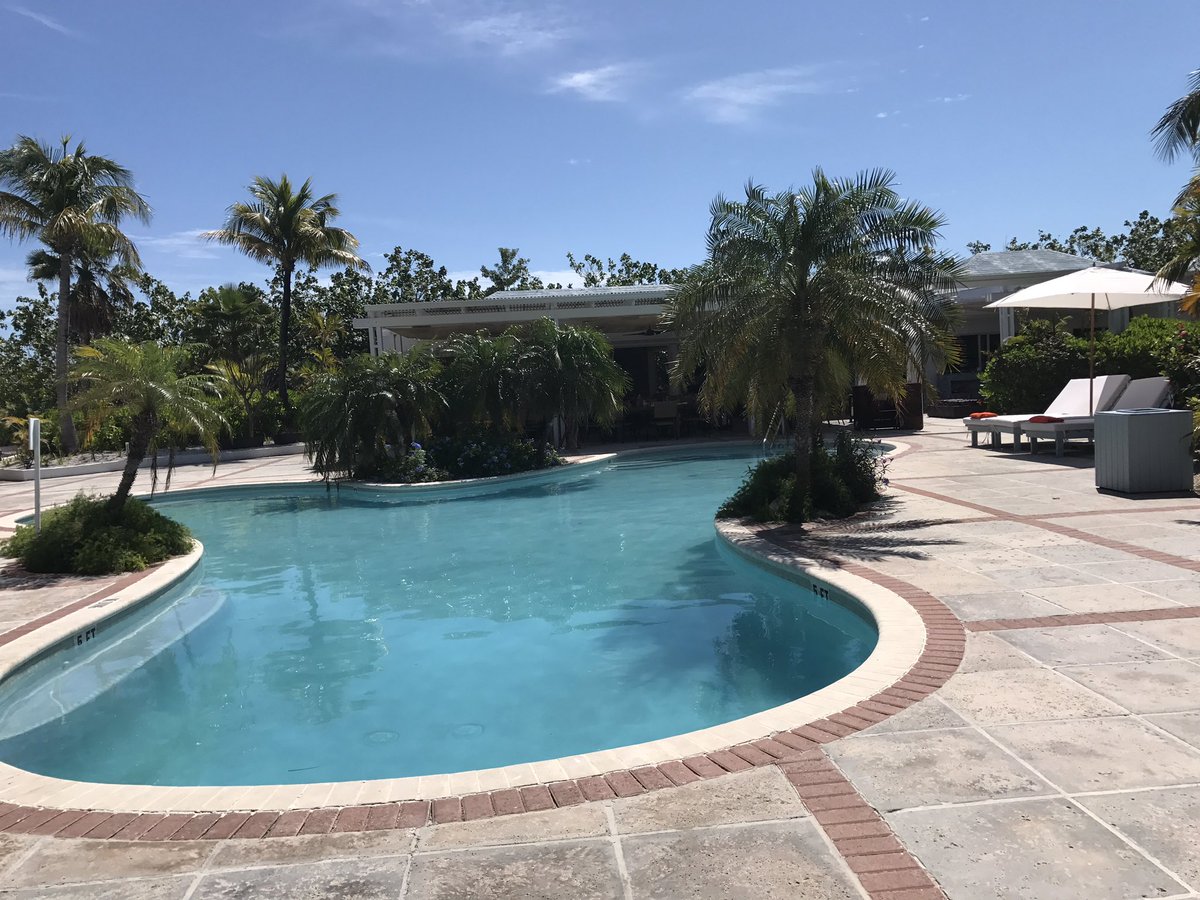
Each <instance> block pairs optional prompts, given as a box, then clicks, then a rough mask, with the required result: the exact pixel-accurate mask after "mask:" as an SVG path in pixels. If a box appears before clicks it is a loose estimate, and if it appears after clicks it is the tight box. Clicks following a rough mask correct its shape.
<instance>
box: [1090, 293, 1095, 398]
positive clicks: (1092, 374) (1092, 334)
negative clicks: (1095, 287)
mask: <svg viewBox="0 0 1200 900" xmlns="http://www.w3.org/2000/svg"><path fill="white" fill-rule="evenodd" d="M1095 392H1096V295H1095V294H1092V325H1091V331H1090V336H1089V340H1088V415H1089V416H1094V415H1095V414H1096V400H1095Z"/></svg>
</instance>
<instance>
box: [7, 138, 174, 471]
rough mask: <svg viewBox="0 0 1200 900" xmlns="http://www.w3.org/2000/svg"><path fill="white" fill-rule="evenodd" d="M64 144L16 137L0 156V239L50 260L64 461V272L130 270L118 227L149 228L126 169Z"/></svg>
mask: <svg viewBox="0 0 1200 900" xmlns="http://www.w3.org/2000/svg"><path fill="white" fill-rule="evenodd" d="M70 142H71V138H70V137H69V136H68V137H64V138H63V139H62V142H61V143H60V144H57V145H50V144H44V143H41V142H39V141H36V140H34V139H33V138H31V137H26V136H24V135H22V136H21V137H19V138H17V142H16V143H15V144H14V145H13V146H12V147H10V148H9V149H7V150H4V151H0V234H5V235H7V236H8V237H10V238H13V239H16V240H25V239H26V238H37V239H38V240H39V241H41V242H42V243H43V244H44V245H45V246H46V248H47V249H48V250H49V251H50V253H52V254H53V255H54V256H55V257H57V259H58V337H57V343H56V345H55V351H54V372H55V376H56V379H57V389H58V416H59V430H60V432H61V435H62V444H63V450H64V451H66V452H67V453H73V452H75V450H77V449H78V447H79V441H78V438H77V436H76V434H75V424H74V422H72V421H71V412H70V409H69V405H68V402H67V379H68V374H69V368H70V345H69V337H68V335H69V329H70V318H71V303H70V298H71V274H72V268H73V266H75V264H76V263H77V262H78V261H80V260H82V259H105V260H106V259H111V258H114V257H116V258H118V259H120V261H121V262H123V263H124V264H125V265H127V266H130V267H131V268H137V267H138V266H140V265H141V261H140V259H139V258H138V253H137V248H136V247H134V245H133V242H132V241H131V240H130V239H129V238H128V237H127V236H126V235H125V233H124V232H123V231H121V228H120V225H121V222H122V220H123V219H125V218H126V217H129V216H132V217H133V218H135V219H137V220H139V221H141V222H148V221H149V220H150V207H149V205H148V204H147V203H146V201H145V199H144V198H143V197H142V196H141V194H139V193H138V192H137V191H135V190H134V189H133V176H132V174H131V173H130V171H129V170H128V169H126V168H125V167H124V166H121V165H119V164H117V163H116V162H114V161H113V160H111V159H109V158H108V157H105V156H94V155H92V154H89V153H88V152H87V150H86V148H85V147H84V145H83V143H82V142H80V143H78V144H76V145H75V148H74V149H73V150H72V149H70V148H69V145H70Z"/></svg>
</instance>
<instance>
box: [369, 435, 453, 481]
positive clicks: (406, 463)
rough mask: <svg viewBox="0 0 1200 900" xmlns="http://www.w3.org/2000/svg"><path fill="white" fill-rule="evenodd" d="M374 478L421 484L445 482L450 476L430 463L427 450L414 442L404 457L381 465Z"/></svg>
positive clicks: (394, 458) (393, 458)
mask: <svg viewBox="0 0 1200 900" xmlns="http://www.w3.org/2000/svg"><path fill="white" fill-rule="evenodd" d="M374 477H376V478H378V479H379V480H380V481H389V482H399V483H402V484H420V483H422V482H429V481H445V480H446V479H447V478H449V477H450V476H448V475H447V474H446V473H445V472H444V471H442V470H441V469H439V468H438V467H437V466H435V465H434V464H433V463H432V462H431V461H430V459H429V454H428V453H426V452H425V449H424V448H423V447H422V446H421V445H420V444H418V443H417V442H416V441H413V442H412V443H411V444H410V445H409V448H408V452H407V453H405V454H404V455H402V456H396V457H392V458H390V459H387V460H384V462H382V463H381V464H380V465H379V468H378V471H377V472H376V473H375V476H374Z"/></svg>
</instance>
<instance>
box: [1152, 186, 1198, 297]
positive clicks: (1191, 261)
mask: <svg viewBox="0 0 1200 900" xmlns="http://www.w3.org/2000/svg"><path fill="white" fill-rule="evenodd" d="M1174 214H1175V219H1176V221H1178V222H1179V224H1180V226H1181V227H1180V234H1179V237H1180V240H1179V243H1178V244H1177V246H1176V248H1175V253H1174V255H1173V256H1172V257H1171V258H1170V259H1169V260H1168V261H1167V262H1166V264H1165V265H1164V266H1163V267H1162V268H1161V269H1159V270H1158V272H1157V273H1155V274H1156V275H1157V276H1158V277H1157V280H1159V281H1164V282H1172V281H1181V282H1183V283H1184V284H1187V285H1189V286H1190V289H1189V290H1188V292H1187V293H1186V294H1184V295H1183V296H1182V297H1181V298H1180V299H1179V308H1180V309H1182V310H1183V311H1184V312H1185V313H1192V314H1194V313H1195V312H1196V311H1197V310H1198V309H1200V175H1196V176H1194V177H1193V178H1192V180H1191V181H1189V182H1188V186H1187V187H1186V188H1184V191H1183V194H1182V195H1181V196H1180V198H1179V201H1178V202H1177V203H1176V205H1175V209H1174Z"/></svg>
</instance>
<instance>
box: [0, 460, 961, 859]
mask: <svg viewBox="0 0 1200 900" xmlns="http://www.w3.org/2000/svg"><path fill="white" fill-rule="evenodd" d="M706 446H707V445H706ZM655 449H658V448H639V449H638V450H634V451H630V452H631V453H639V452H647V451H649V452H653V450H655ZM672 449H673V448H672ZM617 455H623V454H614V455H613V456H617ZM612 458H613V457H612V456H610V457H607V458H605V459H604V460H603V461H605V462H607V461H609V460H611V459H612ZM556 471H558V472H562V471H563V470H562V469H558V470H556ZM253 486H254V485H245V486H243V487H247V488H250V487H253ZM290 486H291V487H294V486H295V485H294V484H293V485H290ZM716 530H717V534H718V536H719V537H720V539H721V540H722V541H723V542H724V543H725V544H726V545H727V546H728V547H730V548H731V549H732V550H733V551H734V552H736V553H738V554H739V555H741V556H742V557H744V558H746V559H748V560H749V561H751V562H752V563H755V564H758V565H760V566H763V567H764V568H767V569H769V570H772V571H774V572H775V573H776V574H779V575H782V576H783V577H785V578H788V579H789V580H792V581H794V582H797V581H800V582H801V583H803V581H802V580H805V581H807V582H808V584H809V586H811V587H813V588H814V590H819V588H817V587H816V584H815V583H816V582H820V583H822V584H826V585H829V586H832V587H834V588H835V589H837V590H840V591H842V592H844V593H845V594H847V595H848V596H849V597H851V598H853V599H854V600H855V601H857V602H858V603H859V604H861V605H862V606H863V607H865V608H866V610H867V611H868V612H869V614H870V616H871V617H872V618H874V620H875V622H876V624H877V626H878V628H879V640H878V642H877V644H876V646H875V648H874V649H873V651H872V653H871V654H870V655H869V656H868V658H867V660H865V661H864V662H863V663H862V664H861V665H860V666H859V667H858V668H856V669H855V670H854V671H852V672H851V673H849V674H848V675H846V676H845V677H843V678H841V679H839V680H837V681H835V682H834V683H832V684H830V685H828V686H826V687H825V688H822V689H820V690H818V691H815V692H813V693H811V694H808V695H806V696H805V697H801V698H799V699H797V700H794V701H791V702H789V703H786V704H783V705H781V706H777V707H774V708H772V709H769V710H764V711H762V712H760V713H755V714H752V715H750V716H746V717H743V718H740V719H736V720H733V721H731V722H727V723H723V724H720V725H715V726H711V727H709V728H705V729H701V730H698V731H695V732H691V733H688V734H684V735H676V736H673V737H669V738H664V739H660V740H656V741H651V742H647V743H643V744H637V745H630V746H626V747H620V748H614V749H611V750H602V751H596V752H593V753H588V754H583V755H579V756H572V757H566V758H562V759H557V760H547V761H541V762H534V763H525V764H519V765H515V766H505V767H498V768H491V769H482V770H476V771H472V772H462V773H454V774H449V775H437V776H417V777H409V778H399V779H378V780H363V781H348V782H321V783H312V784H298V785H259V786H212V787H162V786H142V785H106V784H96V783H90V782H75V781H69V780H65V779H56V778H51V777H49V776H44V775H37V774H35V773H31V772H26V771H24V770H21V769H17V768H15V767H12V766H8V765H6V764H0V830H8V828H9V826H10V825H11V826H12V827H14V828H17V829H19V830H26V829H23V828H21V822H25V823H26V828H30V827H35V828H39V829H41V830H40V831H39V832H36V833H45V834H61V835H62V836H80V835H81V834H83V832H79V831H78V825H77V823H79V822H81V821H82V820H83V819H85V818H87V817H88V816H91V817H96V816H103V817H104V820H105V821H108V820H110V819H115V818H117V817H123V818H125V819H128V822H126V823H125V825H122V826H121V827H120V828H118V829H116V830H115V831H114V832H113V834H109V835H105V834H103V833H98V834H89V835H87V836H93V837H113V836H117V837H120V836H122V832H125V834H124V836H125V837H131V836H136V837H143V836H145V838H146V839H157V838H159V837H162V836H165V835H161V834H159V833H158V832H161V831H162V830H163V825H162V823H164V822H165V821H166V820H167V819H171V820H172V822H173V823H176V824H178V831H179V832H180V833H190V832H189V831H188V828H185V825H187V826H188V827H189V828H190V829H191V830H195V829H196V827H197V823H198V822H200V821H203V822H204V823H205V829H204V830H203V831H202V832H201V833H199V834H195V835H193V836H194V837H211V838H217V837H232V836H237V837H261V836H266V835H267V834H268V832H270V833H271V834H284V833H287V832H288V830H289V829H288V828H286V827H285V828H276V827H275V826H276V823H277V822H283V820H284V819H285V818H286V817H292V819H295V817H296V814H301V813H302V814H303V817H302V819H303V821H306V820H307V818H308V817H309V816H310V815H316V814H318V813H321V814H324V815H329V813H330V811H332V813H333V814H334V817H333V818H330V820H329V821H330V826H331V827H332V825H333V823H334V821H335V819H337V820H341V818H342V816H343V813H346V812H347V811H348V810H356V811H358V810H361V811H362V816H361V818H362V821H361V822H360V823H359V824H360V825H361V827H363V828H365V827H368V819H373V820H375V821H382V820H387V819H388V812H387V811H388V810H391V811H394V812H395V813H396V815H395V816H392V817H391V821H392V822H393V825H391V826H386V827H411V826H408V825H403V826H402V825H397V824H394V823H399V822H404V821H410V822H411V821H415V820H416V819H417V818H421V819H422V824H423V823H424V820H426V819H431V820H432V821H458V820H460V819H463V818H478V817H482V816H483V815H495V814H501V813H503V812H506V811H507V812H520V811H525V810H530V809H537V808H550V807H551V806H562V805H570V804H571V803H573V802H583V801H585V800H600V799H609V798H611V797H612V796H624V795H629V794H630V793H641V792H642V791H643V790H649V789H652V788H654V787H668V786H671V785H673V784H680V783H687V782H688V781H692V780H697V779H699V778H704V777H713V776H715V775H717V774H722V773H724V772H727V771H738V770H740V769H744V768H748V767H750V766H752V765H759V764H767V763H775V762H779V761H784V760H786V759H787V758H789V757H791V756H793V755H795V754H797V753H801V752H803V751H806V750H808V749H811V748H813V747H816V746H818V745H820V744H822V743H825V742H828V741H830V740H834V739H836V738H837V737H840V736H844V735H845V734H850V733H853V732H854V731H857V730H861V729H862V728H866V727H869V726H870V725H871V724H874V723H875V722H877V721H881V720H882V719H883V718H886V717H887V716H889V715H891V714H893V713H895V712H899V711H900V710H901V709H904V708H906V707H907V706H908V705H911V703H914V702H917V700H919V699H922V698H923V697H925V696H927V695H928V694H929V693H932V692H933V691H934V690H936V688H937V687H938V686H940V684H941V683H944V681H946V680H948V679H949V677H950V675H951V674H953V672H954V671H955V669H956V668H957V664H958V660H959V659H961V654H962V646H963V640H964V637H963V630H962V626H961V623H959V622H958V620H957V618H955V617H953V615H952V614H950V613H949V611H948V610H947V609H946V608H945V607H944V606H942V605H941V604H940V603H938V602H937V601H936V600H934V599H933V598H932V597H930V596H929V595H927V594H925V593H924V592H921V591H916V589H913V588H912V587H911V586H910V585H906V584H905V583H903V582H899V581H896V580H894V579H886V578H883V577H881V576H879V575H878V574H877V573H874V572H872V571H871V570H870V569H867V568H866V567H862V566H857V565H853V564H828V563H827V564H818V563H816V562H814V561H812V560H807V559H804V558H802V557H799V556H798V555H796V554H795V553H794V552H792V551H790V550H788V549H787V548H786V547H784V546H782V545H781V544H779V543H778V542H776V541H773V540H772V539H771V537H770V529H767V528H763V527H760V526H754V527H751V526H749V525H748V524H747V523H742V522H734V521H718V522H717V523H716ZM201 553H202V549H201V548H200V547H198V546H197V547H196V548H194V549H193V552H192V553H191V554H189V555H188V556H187V557H182V558H179V559H177V560H171V561H169V562H168V563H166V564H163V565H162V566H159V567H156V568H155V569H153V570H150V571H148V572H146V573H139V575H138V576H137V577H135V578H127V579H122V581H120V582H118V583H117V584H114V585H112V586H111V587H110V588H109V589H108V591H107V593H106V595H105V596H104V597H94V596H92V595H89V596H88V597H85V598H83V600H80V601H77V602H76V603H74V604H71V605H70V606H69V607H65V608H64V609H63V610H59V611H57V614H51V616H53V617H54V618H53V621H51V622H44V623H42V624H41V625H37V624H35V623H36V622H38V621H40V620H35V622H34V623H28V624H27V625H26V626H22V627H21V629H15V630H14V631H22V629H25V633H22V634H19V635H17V636H16V637H15V638H10V639H9V640H8V641H4V637H7V635H5V636H0V677H4V676H6V675H7V674H8V673H10V672H11V671H13V669H14V668H16V667H20V666H22V665H24V664H26V663H27V662H28V661H29V660H30V659H31V658H33V657H35V656H36V655H37V654H39V653H42V652H44V651H45V649H46V648H47V647H52V646H53V645H54V644H55V643H56V642H58V641H61V640H64V639H69V638H71V637H72V636H75V635H78V634H79V633H80V632H81V631H82V630H85V629H86V628H88V627H92V626H93V625H95V624H96V623H99V622H101V621H103V620H106V619H110V618H112V617H113V616H114V615H117V614H118V613H120V612H122V611H125V610H127V609H130V608H133V607H135V606H138V605H140V604H142V603H145V602H147V601H149V600H150V599H152V598H153V597H155V596H157V595H158V594H159V593H161V592H162V591H163V590H166V589H167V588H169V587H170V586H171V585H172V584H174V583H175V582H176V581H178V580H179V579H180V578H182V577H184V576H185V575H186V574H187V573H188V572H190V571H191V570H192V568H194V566H195V565H196V564H197V563H198V562H199V559H200V555H201ZM125 582H127V583H125ZM897 588H900V589H901V590H900V591H899V592H898V591H897ZM905 595H908V596H905ZM114 598H115V602H114ZM930 604H932V605H930ZM43 618H46V617H43ZM43 628H49V629H50V630H49V631H44V632H43V631H42V629H43ZM9 634H12V632H10V633H9ZM931 639H932V640H931ZM485 801H486V802H485ZM422 811H423V812H422ZM34 814H36V818H37V819H41V820H42V821H41V822H39V823H32V822H30V820H29V816H30V815H34ZM76 814H77V815H76ZM358 815H359V814H358V813H357V812H356V813H354V814H353V815H351V816H350V817H349V819H348V820H347V821H346V822H345V823H344V826H345V827H343V828H341V829H339V830H360V828H358V827H351V825H352V823H353V822H354V821H356V820H357V818H358ZM71 816H74V818H72V819H71V821H70V822H67V821H66V820H67V819H68V818H71ZM456 816H457V818H456ZM148 817H149V818H157V819H158V820H160V821H159V822H157V823H156V824H155V825H154V826H149V825H148V830H146V831H145V832H144V833H143V834H139V835H132V834H131V833H130V829H131V827H132V825H133V822H134V820H135V819H136V820H139V821H141V822H142V823H144V824H146V823H147V820H148ZM231 817H232V819H238V818H239V817H240V821H239V822H238V824H237V825H236V827H234V828H232V829H230V828H229V826H230V825H231V824H232V821H231ZM267 817H270V822H268V823H267V827H265V828H264V829H263V833H262V834H254V833H252V832H253V831H255V830H256V826H254V827H249V828H248V826H247V823H248V822H249V821H250V820H251V819H253V820H254V821H255V822H256V823H260V822H263V821H265V820H266V818H267ZM10 819H11V820H13V821H11V822H10V821H9V820H10ZM184 820H187V821H186V822H185V821H184ZM220 822H224V823H225V825H224V826H223V827H218V823H220ZM52 823H53V824H55V825H57V826H59V827H57V828H53V829H52V828H50V826H51V824H52ZM99 824H100V823H98V822H97V823H95V827H92V826H89V830H91V831H96V830H97V828H99ZM372 827H378V826H372ZM156 829H157V831H156ZM272 829H273V830H272ZM103 830H104V829H100V831H101V832H103ZM226 831H227V832H228V833H224V832H226ZM30 833H34V832H32V831H31V832H30ZM291 833H298V832H291Z"/></svg>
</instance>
